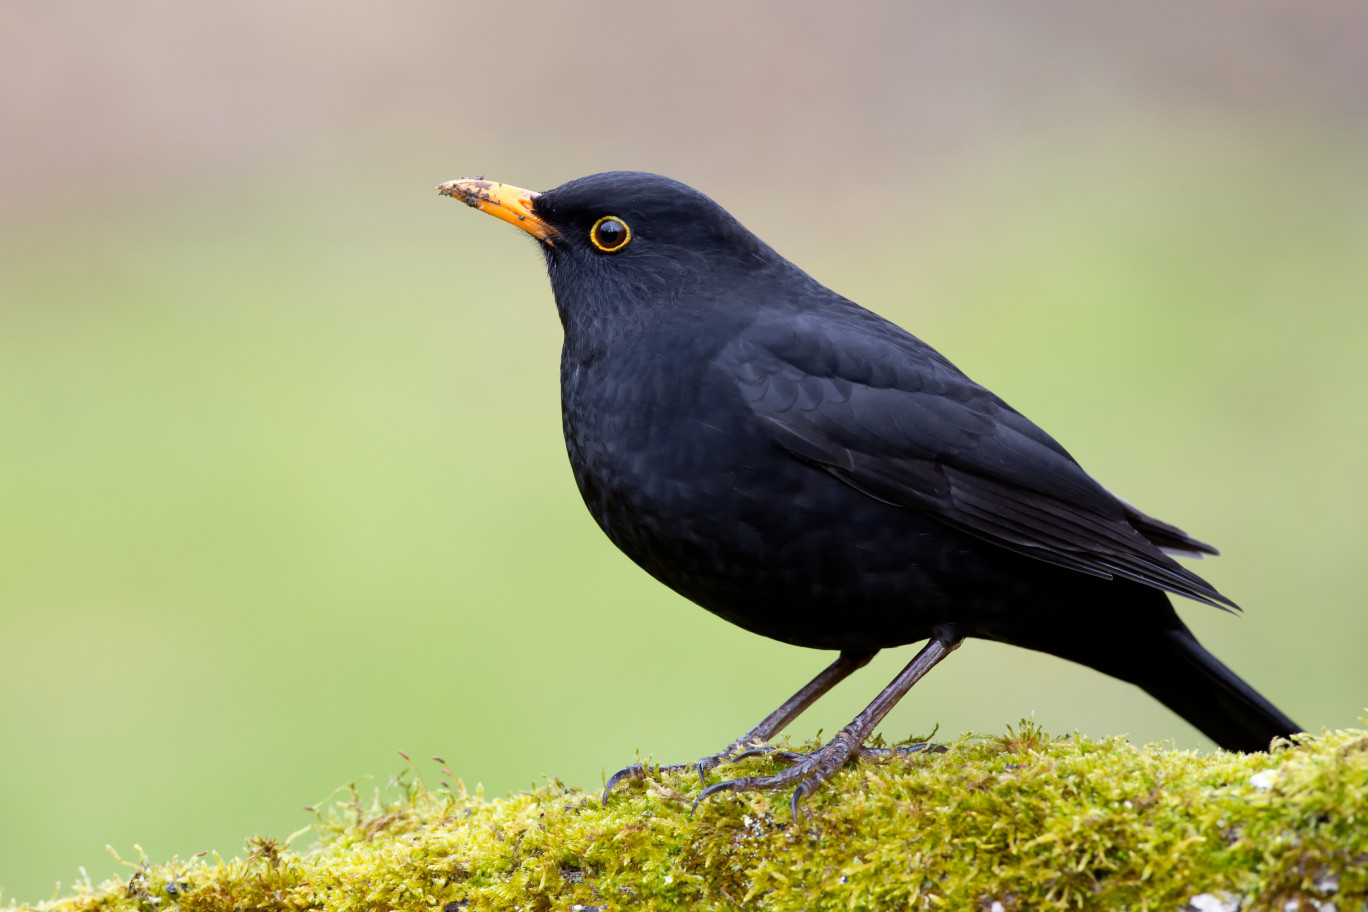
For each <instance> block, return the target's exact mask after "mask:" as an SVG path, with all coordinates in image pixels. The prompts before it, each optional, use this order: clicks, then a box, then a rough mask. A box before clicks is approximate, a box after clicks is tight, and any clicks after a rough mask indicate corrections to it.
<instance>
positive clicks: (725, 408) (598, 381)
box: [561, 341, 769, 563]
mask: <svg viewBox="0 0 1368 912" xmlns="http://www.w3.org/2000/svg"><path fill="white" fill-rule="evenodd" d="M673 344H687V342H682V343H674V342H669V341H662V342H659V343H656V344H649V343H644V344H642V345H640V346H635V347H632V348H631V349H629V350H626V351H623V352H621V353H618V354H617V355H615V356H611V357H600V358H596V359H589V360H580V359H576V358H574V357H572V356H567V357H566V358H565V360H564V361H563V363H562V377H561V380H562V388H561V393H562V420H563V422H564V431H565V444H566V450H567V452H568V454H569V457H570V464H571V466H572V468H573V470H574V473H575V481H576V483H577V484H578V485H579V489H580V493H581V494H582V495H583V497H584V501H585V504H586V506H588V508H589V511H590V512H591V513H592V514H593V515H594V518H595V519H596V520H597V521H598V522H599V524H600V525H601V526H602V527H603V529H604V531H605V532H606V533H607V534H608V536H609V537H610V538H611V539H612V540H613V541H614V542H615V543H617V544H618V546H619V547H621V548H622V549H623V550H624V551H626V552H627V553H628V554H629V555H630V556H631V557H633V558H634V559H636V560H637V561H638V562H639V563H645V562H647V561H649V559H650V555H649V552H650V551H651V550H652V549H653V548H655V547H657V546H658V545H659V543H660V542H662V541H664V540H678V539H690V538H698V537H708V538H712V539H717V538H718V536H719V535H720V534H721V530H723V529H735V528H736V522H737V518H738V511H739V510H740V509H741V503H740V501H741V499H742V497H743V490H742V489H743V488H744V487H745V481H746V476H747V469H748V466H751V465H755V464H758V462H759V461H760V460H759V459H757V451H758V450H760V449H763V448H765V447H767V446H768V445H769V444H768V441H765V440H762V439H760V438H759V435H758V434H757V433H756V431H755V429H754V428H753V427H747V425H746V423H745V422H742V421H741V420H740V417H741V415H740V412H739V410H740V409H744V403H743V402H742V401H741V400H740V399H739V397H738V396H737V393H736V391H735V390H734V388H733V387H732V385H731V384H727V383H725V382H724V381H723V380H722V379H721V378H717V377H714V376H711V375H710V374H709V372H708V370H707V367H706V359H687V363H689V364H691V366H690V367H688V368H686V369H685V370H683V371H681V370H679V368H678V364H679V363H680V362H679V361H677V360H673V359H670V358H667V357H665V356H664V354H665V351H667V350H670V347H671V345H673ZM669 365H673V367H671V366H669Z"/></svg>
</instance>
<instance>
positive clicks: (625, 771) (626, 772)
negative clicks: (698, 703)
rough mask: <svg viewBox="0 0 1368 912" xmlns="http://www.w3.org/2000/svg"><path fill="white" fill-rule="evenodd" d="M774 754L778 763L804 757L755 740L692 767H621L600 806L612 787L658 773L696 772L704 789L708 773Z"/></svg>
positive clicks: (740, 741) (729, 747)
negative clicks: (726, 764)
mask: <svg viewBox="0 0 1368 912" xmlns="http://www.w3.org/2000/svg"><path fill="white" fill-rule="evenodd" d="M770 753H773V754H774V755H775V756H776V757H780V758H781V759H786V760H787V759H789V758H794V759H793V760H791V761H790V762H796V761H797V760H801V759H802V758H803V756H804V755H803V754H795V753H794V752H793V751H779V750H776V749H775V748H773V747H771V746H770V745H768V744H765V743H764V742H760V741H755V740H754V739H747V738H741V739H738V740H736V741H733V742H732V743H731V744H728V745H727V746H726V747H724V748H723V749H722V750H720V751H718V752H717V753H715V754H710V755H709V756H707V757H703V758H702V759H699V760H696V761H694V762H693V763H674V764H671V765H669V766H651V765H649V764H643V763H633V764H632V765H631V766H626V767H623V768H622V769H620V770H618V771H617V772H616V773H613V775H611V776H609V777H608V781H607V782H606V783H605V784H604V786H603V803H604V804H605V805H606V804H607V803H608V793H609V792H611V791H612V790H613V789H614V788H615V787H617V786H618V785H621V784H622V783H624V782H626V781H627V780H629V779H645V778H646V777H647V776H651V775H656V776H658V775H660V774H661V773H677V772H679V771H681V770H687V769H692V770H696V771H697V772H698V782H699V784H700V785H702V786H703V787H704V788H707V786H708V770H711V769H716V768H717V767H719V766H721V765H722V764H724V763H734V762H735V761H737V760H743V759H745V758H746V757H759V756H762V755H764V754H770Z"/></svg>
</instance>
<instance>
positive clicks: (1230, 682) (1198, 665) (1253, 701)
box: [1125, 626, 1303, 753]
mask: <svg viewBox="0 0 1368 912" xmlns="http://www.w3.org/2000/svg"><path fill="white" fill-rule="evenodd" d="M1131 672H1132V673H1131V674H1130V675H1126V676H1125V677H1126V679H1127V680H1129V681H1131V682H1132V683H1134V684H1137V685H1139V686H1140V687H1141V688H1143V689H1144V690H1145V691H1146V692H1147V693H1148V694H1150V696H1152V697H1154V698H1155V699H1156V700H1158V701H1159V702H1161V703H1163V704H1164V705H1165V706H1167V707H1168V708H1169V709H1171V710H1173V711H1174V712H1176V713H1177V714H1178V715H1180V716H1182V717H1183V718H1184V719H1186V720H1187V721H1188V722H1191V723H1192V724H1193V725H1195V726H1196V727H1197V728H1199V729H1201V731H1202V733H1203V734H1205V735H1206V736H1207V737H1209V738H1210V739H1211V740H1213V741H1215V742H1216V743H1217V744H1219V745H1220V746H1221V747H1223V748H1225V749H1226V750H1230V751H1242V752H1245V753H1254V752H1257V751H1266V750H1268V745H1269V742H1270V741H1272V740H1273V739H1274V738H1285V737H1288V736H1290V735H1293V734H1296V733H1297V732H1300V731H1302V730H1303V729H1302V728H1301V726H1299V725H1297V723H1295V722H1293V721H1292V720H1291V719H1289V718H1288V717H1287V716H1285V715H1284V714H1283V713H1282V712H1281V711H1280V710H1279V709H1278V708H1277V707H1276V706H1274V705H1273V704H1272V703H1270V702H1268V700H1266V699H1264V697H1263V695H1262V694H1260V693H1259V692H1258V691H1256V690H1255V689H1254V688H1252V687H1250V686H1249V685H1248V684H1246V683H1245V682H1244V681H1243V680H1241V679H1240V677H1239V676H1238V675H1236V674H1235V673H1234V672H1233V671H1231V670H1230V669H1229V668H1227V667H1226V666H1225V665H1223V664H1221V662H1220V660H1218V659H1217V658H1216V657H1215V656H1213V655H1212V654H1211V653H1209V652H1207V651H1206V649H1204V648H1203V647H1202V644H1201V643H1198V642H1197V638H1196V637H1194V636H1193V635H1192V633H1191V632H1190V631H1189V630H1188V629H1187V628H1186V627H1181V626H1180V627H1178V628H1174V629H1169V630H1166V631H1164V632H1163V633H1162V634H1161V635H1160V640H1159V643H1158V648H1157V649H1155V650H1154V654H1153V655H1151V656H1149V657H1148V658H1147V660H1146V659H1142V663H1141V664H1140V665H1138V666H1135V667H1133V668H1132V669H1131Z"/></svg>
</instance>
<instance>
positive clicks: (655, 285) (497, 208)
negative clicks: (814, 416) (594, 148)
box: [437, 171, 783, 330]
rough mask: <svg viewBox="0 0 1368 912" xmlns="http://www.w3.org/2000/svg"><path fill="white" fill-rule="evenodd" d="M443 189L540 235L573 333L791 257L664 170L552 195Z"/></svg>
mask: <svg viewBox="0 0 1368 912" xmlns="http://www.w3.org/2000/svg"><path fill="white" fill-rule="evenodd" d="M437 189H438V191H439V192H440V193H442V194H444V195H446V196H450V197H453V198H455V199H459V200H461V201H463V202H464V203H466V204H467V205H469V206H473V207H475V208H476V209H479V210H480V211H482V212H485V213H488V214H489V215H493V216H495V217H496V218H500V219H502V220H504V221H506V222H509V223H511V224H513V225H516V226H518V227H519V228H521V229H522V230H524V231H526V232H527V233H528V234H530V235H532V237H534V238H536V239H537V241H538V242H539V244H540V246H541V249H542V252H543V253H544V254H545V256H546V263H547V270H548V272H549V273H550V276H551V286H552V289H553V291H554V292H555V295H556V305H557V308H558V309H559V310H560V312H561V320H562V322H563V323H564V324H565V325H566V329H567V330H569V329H570V328H571V326H572V324H576V323H583V322H586V321H588V322H593V323H601V322H603V321H608V322H612V323H614V324H616V325H618V326H622V325H624V323H627V324H630V323H635V322H638V321H640V320H643V319H650V317H649V314H651V313H652V312H653V311H655V310H656V308H660V307H668V306H670V304H671V303H672V302H675V301H678V300H680V298H681V297H682V296H688V295H689V292H690V291H692V290H697V289H699V288H700V286H708V285H711V284H713V283H716V284H717V287H723V286H724V285H726V284H730V283H734V282H735V281H736V280H737V279H738V278H740V277H741V276H743V275H744V274H746V273H747V272H754V271H756V270H759V269H764V268H766V267H772V266H775V265H777V264H779V263H782V262H783V260H782V259H781V258H780V257H779V256H778V254H776V253H775V252H774V251H773V249H771V248H770V247H769V246H768V245H767V244H765V243H764V242H763V241H761V240H760V239H759V238H757V237H756V236H755V235H753V234H751V233H750V231H748V230H747V229H746V228H745V227H744V226H743V225H742V224H741V223H740V222H738V221H737V220H736V219H735V218H733V217H732V215H731V214H730V213H728V212H727V211H726V210H725V209H723V208H722V207H721V206H719V205H718V204H717V203H715V202H713V201H712V200H711V199H709V198H708V197H707V196H704V195H703V194H702V193H699V192H698V191H697V190H694V189H693V188H692V187H689V186H687V185H685V184H681V183H680V182H678V181H675V180H671V179H670V178H668V177H661V176H660V175H658V174H646V173H643V172H639V171H610V172H606V173H603V174H593V175H590V176H588V177H581V178H578V179H577V180H572V181H570V182H569V183H566V184H562V185H561V186H559V187H556V188H555V189H554V190H547V191H545V192H544V193H537V192H534V191H531V190H523V189H521V188H519V187H513V186H510V185H508V184H500V183H495V182H493V181H487V180H484V179H474V178H467V179H463V180H455V181H449V182H447V183H445V184H442V185H441V186H439V187H438V188H437ZM703 290H704V291H705V292H706V287H704V289H703ZM702 297H703V298H704V299H706V298H708V297H710V296H709V295H707V294H704V295H703V296H702Z"/></svg>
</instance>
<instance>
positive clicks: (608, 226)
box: [589, 215, 632, 253]
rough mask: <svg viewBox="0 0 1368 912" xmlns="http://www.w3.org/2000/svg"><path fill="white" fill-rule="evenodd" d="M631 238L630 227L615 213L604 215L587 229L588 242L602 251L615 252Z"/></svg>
mask: <svg viewBox="0 0 1368 912" xmlns="http://www.w3.org/2000/svg"><path fill="white" fill-rule="evenodd" d="M631 239H632V229H631V228H628V227H627V223H626V222H624V221H623V220H622V219H620V218H618V217H617V216H616V215H605V216H604V217H603V218H601V219H599V220H598V221H597V222H594V227H593V228H590V229H589V242H590V243H591V244H593V245H594V246H595V247H597V248H598V249H599V250H601V251H602V252H604V253H617V252H618V251H619V250H621V249H622V248H623V247H626V246H627V242H628V241H630V240H631Z"/></svg>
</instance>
